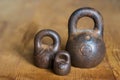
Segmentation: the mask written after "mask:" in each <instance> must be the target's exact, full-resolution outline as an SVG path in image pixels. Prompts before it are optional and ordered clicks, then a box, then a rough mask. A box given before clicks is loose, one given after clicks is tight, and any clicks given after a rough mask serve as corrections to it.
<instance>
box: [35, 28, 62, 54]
mask: <svg viewBox="0 0 120 80" xmlns="http://www.w3.org/2000/svg"><path fill="white" fill-rule="evenodd" d="M45 36H49V37H51V38H52V39H53V52H57V51H58V49H59V48H60V43H61V41H60V36H59V34H58V33H57V32H55V31H53V30H50V29H45V30H41V31H39V32H38V33H37V34H36V36H35V39H34V50H35V51H34V52H35V53H39V52H38V51H39V49H40V48H41V44H42V42H41V40H42V38H43V37H45Z"/></svg>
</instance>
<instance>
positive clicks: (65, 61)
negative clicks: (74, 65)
mask: <svg viewBox="0 0 120 80" xmlns="http://www.w3.org/2000/svg"><path fill="white" fill-rule="evenodd" d="M70 69H71V59H70V55H69V53H68V52H67V51H63V50H61V51H58V52H57V53H56V56H55V59H54V64H53V70H54V72H55V73H56V74H58V75H62V76H63V75H67V74H68V73H69V72H70Z"/></svg>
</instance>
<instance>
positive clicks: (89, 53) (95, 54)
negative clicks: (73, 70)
mask: <svg viewBox="0 0 120 80" xmlns="http://www.w3.org/2000/svg"><path fill="white" fill-rule="evenodd" d="M85 16H86V17H90V18H92V19H93V21H94V23H95V25H94V28H93V30H90V29H89V30H77V22H78V20H79V19H80V18H82V17H85ZM78 31H79V32H78ZM66 50H67V51H68V52H69V53H70V55H71V63H72V65H73V66H76V67H80V68H91V67H95V66H97V65H98V64H99V63H100V62H101V61H102V60H103V58H104V55H105V52H106V47H105V43H104V40H103V19H102V16H101V14H100V13H99V12H98V11H97V10H95V9H93V8H89V7H84V8H80V9H78V10H76V11H74V12H73V13H72V15H71V16H70V18H69V21H68V40H67V44H66Z"/></svg>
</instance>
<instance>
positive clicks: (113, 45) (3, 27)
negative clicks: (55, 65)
mask: <svg viewBox="0 0 120 80" xmlns="http://www.w3.org/2000/svg"><path fill="white" fill-rule="evenodd" d="M85 6H89V7H93V8H95V9H97V10H98V11H100V12H101V14H102V15H103V18H104V40H105V43H106V48H107V52H106V56H105V58H104V60H103V61H102V63H101V64H100V65H98V66H97V67H95V68H90V69H80V68H75V67H72V69H71V72H70V74H69V75H67V76H58V75H55V74H54V73H53V72H52V70H46V69H40V68H37V67H36V66H35V65H34V63H33V46H34V45H33V39H34V35H35V34H36V32H37V31H39V30H42V29H53V30H55V31H57V32H58V33H59V34H60V36H61V41H62V44H61V48H62V49H64V48H65V45H66V41H67V36H68V35H67V31H68V29H67V22H68V18H69V16H70V15H71V13H72V12H73V11H74V10H76V9H78V8H81V7H85ZM119 21H120V1H119V0H104V1H102V0H93V1H91V0H83V1H82V0H75V1H74V0H65V1H63V0H49V1H48V0H1V1H0V80H120V46H119V44H120V40H119V39H120V31H119V27H120V23H119ZM93 25H94V23H93V21H92V20H91V19H88V18H82V19H81V20H80V21H79V23H78V29H86V28H90V29H92V27H93Z"/></svg>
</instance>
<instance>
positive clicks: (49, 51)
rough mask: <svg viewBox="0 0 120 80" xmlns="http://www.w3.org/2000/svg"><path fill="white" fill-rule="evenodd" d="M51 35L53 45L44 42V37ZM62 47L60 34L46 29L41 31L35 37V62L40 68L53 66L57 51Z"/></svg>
mask: <svg viewBox="0 0 120 80" xmlns="http://www.w3.org/2000/svg"><path fill="white" fill-rule="evenodd" d="M45 36H49V37H51V38H52V39H53V45H52V46H51V45H46V44H43V43H42V39H43V37H45ZM59 48H60V36H59V35H58V33H57V32H55V31H53V30H50V29H44V30H41V31H39V32H38V33H37V34H36V36H35V39H34V62H35V65H36V66H38V67H40V68H51V66H52V64H53V63H52V62H53V58H54V55H55V53H56V52H57V51H58V50H59Z"/></svg>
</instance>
